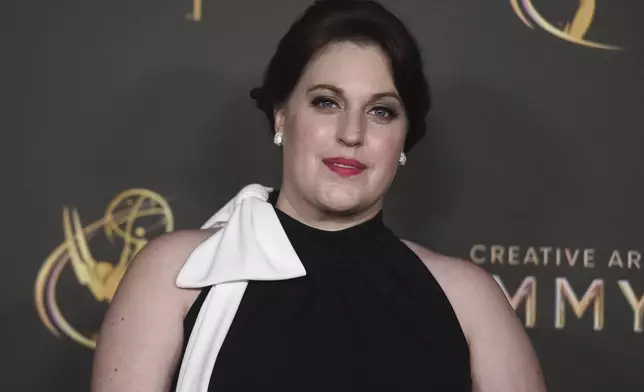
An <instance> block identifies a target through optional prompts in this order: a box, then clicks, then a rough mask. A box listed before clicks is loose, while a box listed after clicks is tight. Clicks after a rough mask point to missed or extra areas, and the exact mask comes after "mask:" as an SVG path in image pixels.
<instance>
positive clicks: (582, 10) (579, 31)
mask: <svg viewBox="0 0 644 392" xmlns="http://www.w3.org/2000/svg"><path fill="white" fill-rule="evenodd" d="M578 1H579V7H578V8H577V12H576V13H575V15H574V17H573V19H572V20H571V21H569V22H567V23H566V24H565V25H564V26H563V28H562V29H558V28H556V27H555V26H554V25H553V24H552V23H550V22H548V21H547V20H546V18H544V17H543V15H541V14H540V13H539V11H537V9H536V8H535V6H534V5H533V4H532V0H510V3H511V4H512V9H513V10H514V12H515V13H516V14H517V16H518V17H519V18H520V19H521V21H522V22H523V23H524V24H525V25H526V26H528V27H530V28H531V29H534V24H536V25H537V26H539V27H541V28H542V29H543V30H545V31H547V32H548V33H550V34H552V35H554V36H555V37H557V38H560V39H563V40H565V41H568V42H572V43H574V44H577V45H582V46H587V47H590V48H595V49H608V50H622V49H623V48H621V47H619V46H615V45H609V44H604V43H600V42H594V41H590V40H587V39H586V38H585V37H586V33H587V32H588V30H590V26H591V25H592V23H593V18H594V16H595V11H596V0H578Z"/></svg>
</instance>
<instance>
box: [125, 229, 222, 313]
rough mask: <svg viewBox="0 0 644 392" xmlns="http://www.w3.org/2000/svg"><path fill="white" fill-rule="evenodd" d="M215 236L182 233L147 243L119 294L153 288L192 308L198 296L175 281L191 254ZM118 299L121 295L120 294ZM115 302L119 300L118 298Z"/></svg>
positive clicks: (167, 235)
mask: <svg viewBox="0 0 644 392" xmlns="http://www.w3.org/2000/svg"><path fill="white" fill-rule="evenodd" d="M213 233H214V231H213V230H180V231H176V232H172V233H168V234H164V235H162V236H160V237H158V238H156V239H154V240H152V241H150V243H148V244H147V245H146V246H145V247H144V248H143V249H142V250H141V252H140V253H139V254H138V255H137V256H136V257H135V259H134V260H133V261H132V263H131V265H130V267H129V268H128V271H127V273H126V274H125V276H124V277H123V280H122V281H121V284H120V285H119V291H140V290H146V289H147V288H149V287H150V288H151V287H154V290H155V291H156V292H163V293H164V294H169V295H173V294H174V295H176V296H177V299H178V300H179V301H181V302H183V301H182V300H184V301H186V300H187V303H186V305H188V306H189V305H190V303H192V301H190V298H192V299H193V300H194V298H193V297H195V296H196V294H195V293H194V292H193V291H192V290H184V289H180V288H178V287H177V286H176V283H175V282H176V278H177V275H178V274H179V271H180V270H181V268H182V267H183V265H184V263H185V261H186V260H187V259H188V257H189V256H190V254H191V253H192V251H193V250H194V249H195V248H196V247H197V246H198V245H199V244H200V243H202V242H203V241H205V240H206V239H207V238H208V237H210V236H211V235H212V234H213ZM117 296H118V293H117ZM115 299H116V298H115Z"/></svg>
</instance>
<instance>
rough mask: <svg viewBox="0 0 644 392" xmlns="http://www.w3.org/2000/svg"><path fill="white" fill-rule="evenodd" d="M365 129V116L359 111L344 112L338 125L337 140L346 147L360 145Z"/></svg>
mask: <svg viewBox="0 0 644 392" xmlns="http://www.w3.org/2000/svg"><path fill="white" fill-rule="evenodd" d="M365 131H366V123H365V118H364V116H362V114H361V113H360V112H345V113H344V116H343V118H342V121H340V124H339V127H338V142H339V143H341V144H343V145H345V146H348V147H358V146H361V145H362V144H363V143H364V137H365Z"/></svg>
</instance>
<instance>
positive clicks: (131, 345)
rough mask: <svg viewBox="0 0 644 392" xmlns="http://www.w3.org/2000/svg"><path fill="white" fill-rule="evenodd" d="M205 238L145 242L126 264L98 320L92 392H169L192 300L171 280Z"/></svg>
mask: <svg viewBox="0 0 644 392" xmlns="http://www.w3.org/2000/svg"><path fill="white" fill-rule="evenodd" d="M208 235H209V233H208V232H199V231H185V232H175V233H172V234H168V235H165V236H163V237H160V238H158V239H156V240H154V241H152V242H150V243H149V244H148V245H147V246H146V247H145V248H144V249H143V250H141V252H140V253H139V255H137V257H136V258H135V259H134V260H133V261H132V263H131V265H130V267H129V268H128V270H127V272H126V274H125V276H124V277H123V279H122V281H121V283H120V284H119V286H118V289H117V291H116V294H115V295H114V298H113V300H112V302H111V304H110V306H109V309H108V311H107V313H106V315H105V318H104V320H103V325H102V327H101V331H100V337H99V339H98V344H97V347H96V352H95V354H94V364H93V370H92V387H91V390H92V392H113V391H114V392H115V391H118V392H152V391H154V392H158V391H167V390H168V389H169V388H170V383H171V381H172V376H173V375H174V371H175V370H176V366H177V362H178V360H179V356H180V354H181V348H182V343H183V318H184V317H185V314H186V312H187V310H188V308H189V307H190V305H191V304H192V302H194V300H195V298H196V297H197V295H198V291H196V290H182V289H179V288H177V287H176V285H175V280H176V276H177V274H178V273H179V270H180V269H181V267H182V266H183V263H184V262H185V260H186V259H187V257H188V256H189V254H190V252H191V251H192V250H193V249H194V248H195V247H196V246H197V245H198V244H199V243H200V242H201V241H203V240H204V239H205V238H206V237H207V236H208Z"/></svg>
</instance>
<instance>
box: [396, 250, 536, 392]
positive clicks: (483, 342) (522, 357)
mask: <svg viewBox="0 0 644 392" xmlns="http://www.w3.org/2000/svg"><path fill="white" fill-rule="evenodd" d="M403 242H404V243H405V244H406V245H407V246H408V247H409V248H410V249H411V250H412V251H413V252H414V253H416V255H417V256H418V257H419V258H420V259H421V260H422V261H423V263H424V264H425V265H426V266H427V268H428V269H429V270H430V272H431V273H432V275H433V276H434V277H435V278H436V281H437V282H438V284H439V285H440V286H441V288H442V289H443V291H444V292H445V295H446V296H447V298H448V300H449V301H450V303H451V305H452V308H453V309H454V312H455V313H456V316H457V318H458V320H459V322H460V324H461V328H462V329H463V332H464V333H465V336H466V338H467V341H468V344H469V347H470V354H471V366H472V379H473V382H474V391H476V392H488V391H490V392H491V391H494V392H544V391H545V390H546V386H545V382H544V379H543V376H542V374H541V367H540V365H539V362H538V360H537V357H536V354H535V352H534V350H533V347H532V344H531V342H530V340H529V338H528V336H527V334H526V331H525V329H524V327H523V325H521V323H520V321H519V319H518V318H517V317H516V314H515V312H514V309H512V306H511V305H510V303H509V301H508V300H507V298H506V296H505V294H504V293H503V290H502V289H501V287H500V286H499V284H498V283H497V282H496V280H495V279H494V278H493V277H492V276H491V275H490V274H489V273H488V272H487V271H485V270H484V269H483V268H481V267H479V266H477V265H475V264H474V263H472V262H468V261H465V260H459V259H455V258H452V257H448V256H444V255H441V254H438V253H436V252H432V251H430V250H429V249H426V248H425V247H423V246H421V245H419V244H416V243H414V242H411V241H405V240H403Z"/></svg>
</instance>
